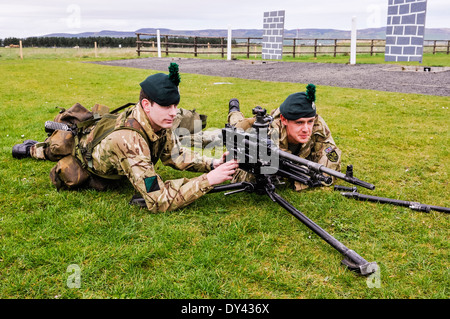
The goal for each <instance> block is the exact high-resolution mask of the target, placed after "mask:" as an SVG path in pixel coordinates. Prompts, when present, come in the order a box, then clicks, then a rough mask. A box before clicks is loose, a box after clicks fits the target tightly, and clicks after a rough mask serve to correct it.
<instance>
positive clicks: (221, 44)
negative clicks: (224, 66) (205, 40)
mask: <svg viewBox="0 0 450 319" xmlns="http://www.w3.org/2000/svg"><path fill="white" fill-rule="evenodd" d="M220 48H221V49H222V58H223V57H224V51H223V48H224V43H223V38H220Z"/></svg>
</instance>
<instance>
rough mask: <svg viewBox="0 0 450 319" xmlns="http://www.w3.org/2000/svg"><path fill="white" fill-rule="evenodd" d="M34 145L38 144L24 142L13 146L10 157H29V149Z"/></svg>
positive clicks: (30, 141) (31, 141) (29, 141)
mask: <svg viewBox="0 0 450 319" xmlns="http://www.w3.org/2000/svg"><path fill="white" fill-rule="evenodd" d="M36 143H38V141H33V140H25V141H23V143H22V144H16V145H14V146H13V148H12V156H13V157H14V158H18V159H20V158H26V157H31V155H30V148H31V146H33V145H34V144H36Z"/></svg>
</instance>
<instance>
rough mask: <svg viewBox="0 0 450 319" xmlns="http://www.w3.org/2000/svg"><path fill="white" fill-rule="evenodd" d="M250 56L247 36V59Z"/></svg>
mask: <svg viewBox="0 0 450 319" xmlns="http://www.w3.org/2000/svg"><path fill="white" fill-rule="evenodd" d="M249 58H250V38H247V59H249Z"/></svg>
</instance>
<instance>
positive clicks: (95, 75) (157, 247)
mask: <svg viewBox="0 0 450 319" xmlns="http://www.w3.org/2000/svg"><path fill="white" fill-rule="evenodd" d="M5 50H6V49H5ZM83 54H84V53H83ZM0 55H1V57H0V71H1V74H2V80H1V81H0V118H1V122H2V125H1V127H0V172H1V184H0V194H1V195H0V207H1V213H0V298H4V299H10V298H13V299H15V298H32V299H38V298H43V299H55V298H57V299H63V298H67V299H74V298H83V299H89V298H155V299H169V298H170V299H171V298H180V299H185V298H189V299H190V298H192V299H202V298H206V299H216V298H217V299H225V298H226V299H233V298H236V299H241V298H249V299H253V298H262V299H266V298H274V299H296V298H301V299H316V298H326V299H379V298H386V299H394V298H395V299H428V298H430V299H448V297H449V290H448V287H449V286H450V282H449V281H450V280H449V265H450V264H449V258H448V257H449V232H448V229H449V225H450V223H449V218H448V215H447V214H444V213H439V212H431V213H422V212H415V211H412V210H410V209H408V208H403V207H397V206H390V205H382V204H375V203H366V202H358V201H354V200H351V199H347V198H344V197H342V196H341V195H340V194H339V193H338V192H335V191H333V190H332V189H331V188H324V189H314V190H308V191H305V192H302V193H296V192H294V191H291V190H289V189H287V188H281V189H280V190H279V193H280V194H281V195H282V196H284V197H285V198H286V199H288V200H289V201H290V202H291V203H292V204H293V205H295V206H296V207H297V208H298V209H299V210H300V211H302V212H304V213H305V214H306V215H307V216H308V217H310V218H311V219H312V220H314V221H315V222H316V223H317V224H318V225H320V226H321V227H322V228H324V229H325V230H326V231H328V232H329V233H330V234H331V235H333V236H334V237H336V238H337V239H338V240H340V241H341V242H342V243H343V244H345V245H346V246H347V247H349V248H351V249H353V250H355V251H356V252H357V253H359V254H360V255H361V256H362V257H364V258H365V259H366V260H368V261H376V262H377V263H378V265H379V266H380V272H379V273H378V277H377V278H376V279H377V281H375V282H376V285H375V286H374V285H373V284H370V283H371V282H372V283H373V281H370V280H367V278H366V277H361V276H359V275H357V274H355V273H353V272H351V271H349V270H347V269H346V268H345V267H344V266H343V265H342V264H341V263H340V261H341V259H342V256H341V255H340V254H339V253H338V252H336V251H335V250H334V249H333V248H331V247H330V246H329V245H328V244H326V243H325V242H324V241H322V240H321V239H320V238H319V237H318V236H316V235H315V234H314V233H313V232H312V231H310V230H309V229H308V228H307V227H306V226H304V225H303V224H302V223H300V222H299V221H298V220H296V219H295V218H294V217H293V216H291V215H290V214H289V213H288V212H286V211H285V210H283V209H282V208H281V207H278V206H277V205H276V204H275V203H273V202H272V201H271V200H270V199H269V198H266V197H264V196H259V195H257V194H248V193H240V194H236V195H230V196H224V195H223V194H220V193H217V194H209V195H206V196H204V197H202V198H201V199H199V200H198V201H196V202H195V203H194V204H192V205H190V206H188V207H187V208H185V209H181V210H177V211H174V212H169V213H160V214H149V213H147V212H146V211H145V210H144V209H140V208H137V207H135V206H130V205H129V204H128V202H129V200H130V198H131V196H132V195H133V193H134V191H133V189H132V187H131V186H130V185H128V184H124V185H120V186H116V187H115V188H114V189H111V190H108V191H106V192H97V191H93V190H81V191H60V192H57V191H56V189H55V188H54V187H53V185H52V184H51V182H50V180H49V176H48V175H49V171H50V169H51V168H52V167H53V166H54V165H55V163H53V162H45V161H36V160H32V159H23V160H16V159H13V158H12V156H11V149H12V146H13V145H14V144H16V143H21V142H22V141H23V140H25V139H36V140H44V139H45V137H46V133H45V132H44V122H45V121H46V120H51V119H53V118H54V116H55V115H56V114H57V112H58V109H56V107H57V106H61V107H66V108H67V107H70V106H71V105H73V104H75V103H76V102H79V103H81V104H82V105H84V106H86V107H88V108H91V107H92V106H93V105H94V104H96V103H101V104H105V105H108V106H110V107H116V106H120V105H123V104H125V103H127V102H135V101H136V100H137V98H138V93H139V82H141V81H142V80H143V79H145V77H147V76H148V75H150V74H151V73H153V72H152V71H148V70H140V69H132V68H120V67H111V66H103V65H96V64H91V63H82V62H83V61H92V60H94V58H93V57H92V56H88V57H83V55H81V56H74V55H73V54H70V53H67V54H65V55H62V56H61V55H56V54H55V55H51V56H48V55H45V54H37V55H35V56H28V57H27V56H26V57H25V58H24V60H20V59H17V56H9V55H8V54H6V53H5V51H3V50H0ZM85 55H87V53H86V54H85ZM129 57H131V56H123V55H122V54H120V53H115V52H113V53H111V52H109V53H108V52H106V53H105V54H104V56H103V55H102V56H101V57H100V58H99V59H107V58H129ZM447 59H448V58H447ZM155 72H156V71H155ZM181 72H182V70H181ZM218 82H231V83H233V84H232V85H217V84H215V83H218ZM304 88H305V85H304V84H293V83H276V82H264V81H256V80H242V79H237V78H220V77H211V76H201V75H194V74H182V82H181V85H180V91H181V95H182V99H181V104H180V107H183V108H188V109H193V108H196V109H197V111H198V112H200V113H204V114H207V115H208V127H209V128H221V127H223V125H224V123H225V122H226V114H227V111H228V101H229V99H230V98H234V97H235V98H238V99H239V100H240V102H241V109H242V110H243V112H244V113H245V114H246V115H248V116H250V115H251V109H252V108H253V107H254V106H256V105H260V106H262V107H264V108H267V109H268V110H271V109H273V108H275V107H277V106H279V104H280V103H281V102H282V101H283V100H284V99H285V98H286V96H287V95H289V94H291V93H293V92H296V91H302V90H304ZM317 94H318V96H317V101H316V103H317V106H318V112H319V113H320V114H321V115H322V116H323V117H324V118H325V120H326V121H327V123H328V125H329V127H330V128H331V130H332V132H333V137H334V139H335V141H336V143H337V144H338V146H339V147H340V148H341V150H342V151H343V167H345V166H346V165H348V164H353V165H354V169H355V176H357V177H359V178H361V179H363V180H365V181H368V182H370V183H373V184H375V185H376V189H375V191H368V190H367V191H366V190H363V189H362V188H360V191H361V192H363V193H366V194H373V195H378V196H384V197H391V198H396V199H404V200H411V201H412V200H414V201H418V202H422V203H426V204H430V205H438V206H446V207H449V206H450V201H449V193H450V186H449V173H450V152H449V149H450V147H449V146H450V144H449V137H450V136H449V130H448V128H449V126H450V120H449V119H450V117H449V106H450V97H438V96H426V95H417V94H400V93H388V92H379V91H372V90H360V89H344V88H335V87H327V86H318V88H317ZM158 170H159V172H160V175H161V176H162V177H163V179H172V178H180V177H183V176H188V177H189V176H197V175H198V174H196V173H186V172H180V171H175V170H173V169H170V168H166V167H162V166H161V165H158ZM338 184H341V185H345V183H344V182H340V183H338ZM347 186H350V185H348V184H347ZM73 265H75V266H73ZM73 267H77V269H79V271H80V272H79V275H81V284H80V286H79V288H76V287H75V288H71V287H73V286H71V285H70V283H73V281H71V280H72V279H73V278H74V277H73V275H74V273H72V271H69V272H68V269H69V270H70V269H73ZM372 279H373V278H372ZM68 283H69V284H68Z"/></svg>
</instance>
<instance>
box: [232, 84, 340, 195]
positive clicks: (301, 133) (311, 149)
mask: <svg viewBox="0 0 450 319" xmlns="http://www.w3.org/2000/svg"><path fill="white" fill-rule="evenodd" d="M314 102H315V86H314V85H313V84H309V85H308V86H307V91H306V92H299V93H294V94H291V95H289V96H288V97H287V98H286V100H285V101H284V102H283V103H282V104H281V105H280V107H279V108H277V109H275V110H273V111H272V112H271V114H270V115H271V116H272V117H273V119H274V120H273V121H272V123H271V124H270V128H269V135H270V136H271V139H272V140H273V142H275V144H276V145H277V146H278V147H279V148H280V149H281V150H283V151H286V152H289V153H292V154H294V155H297V156H299V157H301V158H305V159H307V160H309V161H313V162H316V163H319V164H322V165H324V166H326V167H328V168H330V169H333V170H335V171H340V169H341V150H340V149H339V148H338V147H337V146H336V143H335V142H334V140H333V137H332V136H331V131H330V129H329V128H328V125H327V124H326V123H325V121H324V119H323V118H322V117H321V116H320V115H318V114H317V113H316V106H315V103H314ZM228 122H229V123H230V124H231V125H234V126H236V127H237V128H241V129H243V130H247V129H249V128H251V127H252V125H253V123H254V122H255V118H245V117H244V115H243V114H242V113H241V112H240V109H239V101H238V100H237V99H232V100H230V106H229V113H228ZM252 178H253V177H252V175H251V174H250V173H248V172H245V171H243V170H240V169H239V170H238V171H237V172H236V174H235V176H234V178H233V180H232V182H240V181H244V180H252ZM333 181H334V180H333ZM325 186H330V185H325ZM307 187H308V186H306V185H304V184H301V183H299V182H294V188H295V189H296V190H297V191H300V190H302V189H306V188H307Z"/></svg>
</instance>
